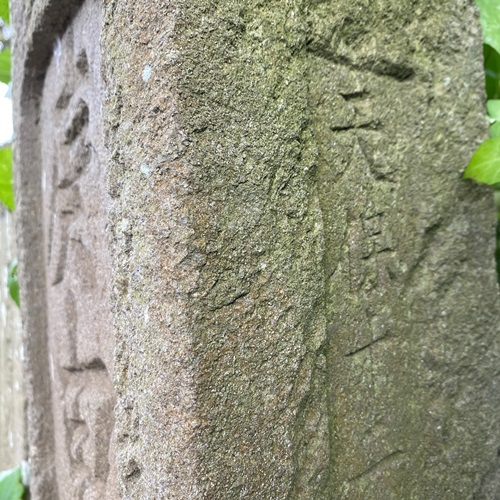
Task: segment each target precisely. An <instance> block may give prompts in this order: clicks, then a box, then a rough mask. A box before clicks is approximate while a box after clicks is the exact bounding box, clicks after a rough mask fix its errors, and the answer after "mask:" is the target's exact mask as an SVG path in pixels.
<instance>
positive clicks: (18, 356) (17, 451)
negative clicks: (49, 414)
mask: <svg viewBox="0 0 500 500" xmlns="http://www.w3.org/2000/svg"><path fill="white" fill-rule="evenodd" d="M15 241H16V235H15V231H14V216H13V215H12V214H11V213H10V212H8V211H7V210H6V209H5V208H4V207H0V470H5V469H10V468H11V467H15V466H16V465H19V464H20V463H21V460H25V459H26V455H25V451H26V450H25V443H26V441H25V429H24V424H25V418H24V407H25V399H24V391H23V372H22V359H23V352H22V351H23V349H22V339H21V318H20V315H19V309H18V307H17V305H16V304H15V303H14V301H13V300H12V299H11V298H10V296H9V293H8V288H7V274H8V273H7V269H8V266H9V265H10V263H11V262H12V260H13V259H14V257H15V255H16V246H15Z"/></svg>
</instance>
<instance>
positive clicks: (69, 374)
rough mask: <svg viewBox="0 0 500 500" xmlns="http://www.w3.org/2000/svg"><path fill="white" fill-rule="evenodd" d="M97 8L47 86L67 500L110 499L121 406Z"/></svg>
mask: <svg viewBox="0 0 500 500" xmlns="http://www.w3.org/2000/svg"><path fill="white" fill-rule="evenodd" d="M97 7H98V4H97V3H95V2H84V3H83V6H82V11H84V12H82V13H81V15H80V14H78V15H77V16H76V18H75V21H74V22H73V25H72V26H71V27H70V28H69V29H68V30H67V31H66V33H65V34H64V35H63V36H62V38H61V39H60V40H58V42H57V43H56V45H55V49H54V57H53V61H52V63H51V64H50V66H49V68H48V71H47V78H46V82H45V90H44V100H45V102H46V103H47V104H48V103H50V105H48V106H45V108H44V111H43V112H42V137H44V138H45V140H44V141H43V143H44V151H45V153H44V154H45V157H44V158H43V159H44V161H43V162H42V163H43V166H42V168H43V181H42V186H43V191H44V206H45V210H46V214H45V224H46V227H45V231H46V249H47V265H48V270H47V271H48V272H47V285H48V302H49V303H48V308H49V337H50V348H51V351H52V353H51V354H52V356H53V357H54V359H55V360H56V362H55V370H54V381H53V384H54V386H55V390H54V394H60V395H61V397H60V400H59V401H57V400H55V401H54V415H55V416H56V418H55V421H56V422H58V423H59V425H60V427H62V428H61V429H57V430H56V433H57V434H59V435H60V436H61V437H63V441H62V442H61V441H59V444H56V448H57V454H58V456H59V457H60V458H59V466H60V469H61V470H60V471H59V472H58V476H59V480H60V481H62V484H64V485H66V486H67V485H68V484H70V485H71V487H70V488H68V489H67V490H66V491H65V492H64V495H63V496H64V498H72V499H73V498H75V499H82V500H91V499H95V500H97V499H104V498H108V496H109V492H108V491H107V489H106V483H107V481H108V475H109V471H110V459H109V455H110V442H111V435H112V431H113V427H114V413H113V411H114V404H115V394H114V389H113V386H112V382H111V377H110V374H109V371H108V367H107V366H106V364H107V363H108V360H110V359H111V357H112V354H110V353H109V352H107V351H109V350H110V349H109V348H110V347H111V348H112V343H110V341H109V340H108V339H107V336H109V335H112V331H111V328H112V324H111V321H110V315H109V312H108V303H107V300H108V298H107V288H106V283H105V282H104V283H103V280H102V277H100V276H99V275H98V273H99V269H107V265H108V264H107V260H106V259H107V257H106V255H107V254H106V251H107V249H106V244H105V241H106V240H105V234H104V224H103V218H105V216H106V214H105V209H106V207H105V205H104V199H105V197H104V196H103V195H102V194H101V191H103V192H104V191H105V187H104V185H103V184H101V182H102V178H101V177H102V174H101V165H100V164H99V160H100V159H99V154H100V152H101V151H102V150H103V148H104V146H103V145H102V140H101V136H100V134H101V133H102V132H101V128H100V122H99V120H100V118H99V112H100V109H99V104H96V101H95V100H94V99H95V96H94V94H95V92H100V84H99V80H98V79H99V75H100V72H99V69H98V50H99V49H98V41H96V40H90V39H89V38H88V36H87V34H86V33H87V32H88V27H87V24H86V23H88V22H92V20H93V19H97V18H98V16H96V15H95V14H96V12H95V9H96V8H97ZM90 31H92V30H90ZM97 102H99V100H97ZM42 106H43V103H42ZM44 120H45V123H44ZM102 255H104V257H102ZM102 339H106V340H105V342H104V341H103V340H102ZM54 355H55V356H54ZM56 441H57V438H56ZM66 463H67V466H66Z"/></svg>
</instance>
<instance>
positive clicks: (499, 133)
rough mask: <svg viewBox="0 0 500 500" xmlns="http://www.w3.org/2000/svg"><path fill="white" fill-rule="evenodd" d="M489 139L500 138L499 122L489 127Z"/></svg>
mask: <svg viewBox="0 0 500 500" xmlns="http://www.w3.org/2000/svg"><path fill="white" fill-rule="evenodd" d="M490 137H500V122H495V123H492V124H491V125H490Z"/></svg>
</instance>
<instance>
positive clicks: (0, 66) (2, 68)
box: [0, 49, 10, 83]
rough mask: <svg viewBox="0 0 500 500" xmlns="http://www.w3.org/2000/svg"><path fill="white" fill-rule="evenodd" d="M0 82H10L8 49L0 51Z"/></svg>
mask: <svg viewBox="0 0 500 500" xmlns="http://www.w3.org/2000/svg"><path fill="white" fill-rule="evenodd" d="M0 82H3V83H9V82H10V49H3V50H2V51H1V52H0Z"/></svg>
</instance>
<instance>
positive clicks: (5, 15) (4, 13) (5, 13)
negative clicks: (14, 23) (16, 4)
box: [0, 0, 10, 24]
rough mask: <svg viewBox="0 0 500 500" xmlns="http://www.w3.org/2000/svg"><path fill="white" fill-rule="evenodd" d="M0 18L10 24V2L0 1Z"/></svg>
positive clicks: (6, 0)
mask: <svg viewBox="0 0 500 500" xmlns="http://www.w3.org/2000/svg"><path fill="white" fill-rule="evenodd" d="M0 17H1V18H2V21H3V22H4V23H5V24H9V22H10V16H9V0H0Z"/></svg>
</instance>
